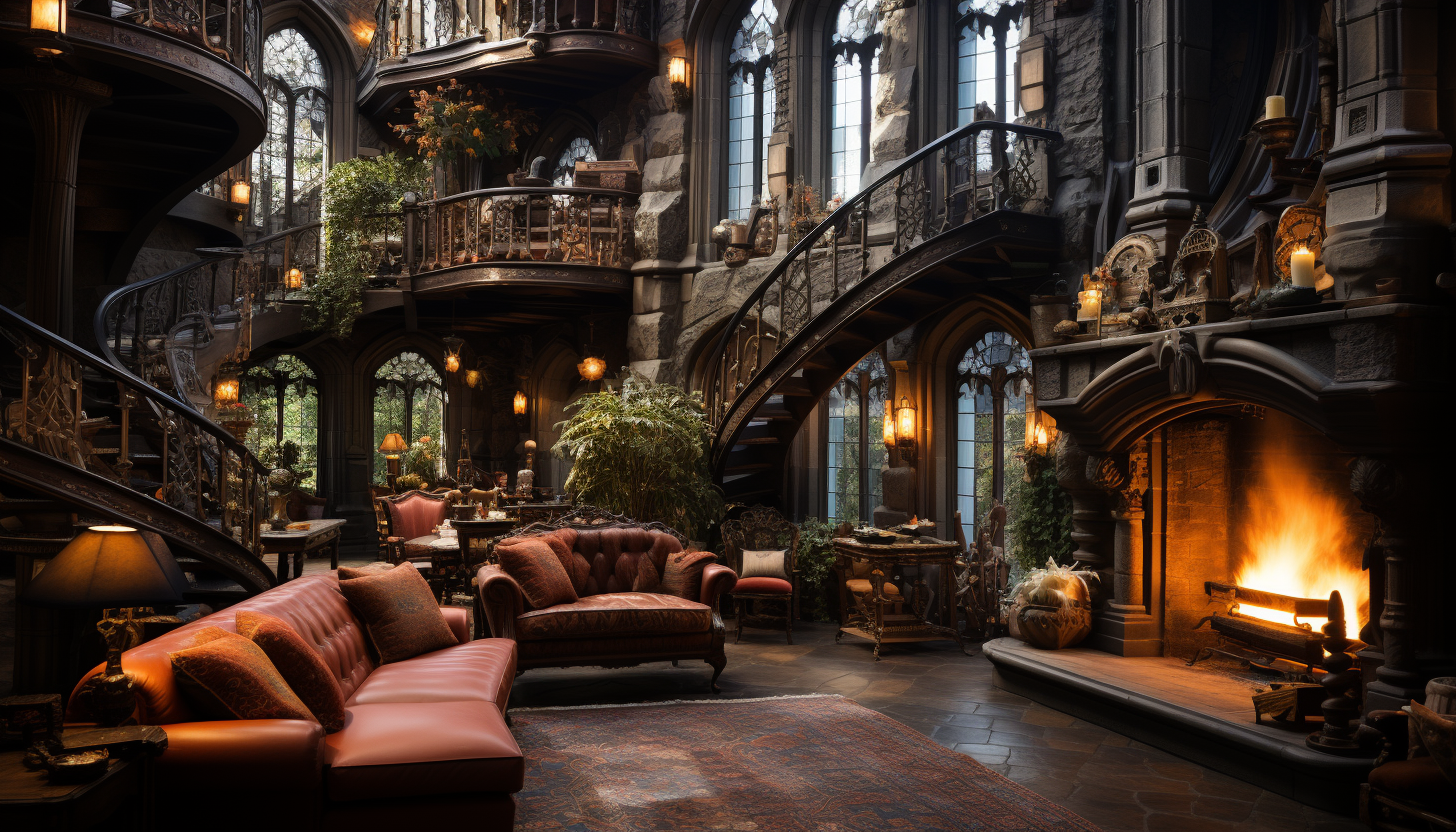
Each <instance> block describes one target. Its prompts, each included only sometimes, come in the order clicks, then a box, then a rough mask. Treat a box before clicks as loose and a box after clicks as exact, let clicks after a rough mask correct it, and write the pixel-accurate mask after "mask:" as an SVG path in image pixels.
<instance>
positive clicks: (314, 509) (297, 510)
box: [285, 488, 329, 523]
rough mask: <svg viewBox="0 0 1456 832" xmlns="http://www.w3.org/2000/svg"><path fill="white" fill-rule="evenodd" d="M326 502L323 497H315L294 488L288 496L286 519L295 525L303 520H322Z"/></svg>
mask: <svg viewBox="0 0 1456 832" xmlns="http://www.w3.org/2000/svg"><path fill="white" fill-rule="evenodd" d="M328 502H329V501H328V500H327V499H325V498H323V497H315V496H314V495H312V494H309V493H307V492H304V491H299V490H298V489H297V488H295V489H293V491H291V492H289V494H288V503H287V508H286V509H285V511H286V512H287V513H288V519H289V520H292V521H294V522H295V523H297V522H300V521H303V520H322V519H324V506H326V505H327V504H328Z"/></svg>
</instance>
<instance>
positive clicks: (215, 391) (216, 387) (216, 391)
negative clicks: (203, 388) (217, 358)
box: [212, 362, 242, 407]
mask: <svg viewBox="0 0 1456 832" xmlns="http://www.w3.org/2000/svg"><path fill="white" fill-rule="evenodd" d="M241 387H242V385H241V383H240V382H239V380H238V367H237V365H236V364H233V363H231V362H229V363H227V364H224V365H222V366H221V367H219V368H218V370H217V381H214V382H213V383H212V403H213V404H214V405H216V406H218V407H227V406H228V405H230V404H237V403H238V394H239V393H240V392H241Z"/></svg>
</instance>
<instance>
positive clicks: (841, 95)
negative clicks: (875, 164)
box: [828, 0, 881, 199]
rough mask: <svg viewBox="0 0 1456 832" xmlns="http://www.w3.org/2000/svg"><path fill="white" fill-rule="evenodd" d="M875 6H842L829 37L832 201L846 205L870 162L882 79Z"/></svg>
mask: <svg viewBox="0 0 1456 832" xmlns="http://www.w3.org/2000/svg"><path fill="white" fill-rule="evenodd" d="M879 28H880V17H879V3H877V2H875V0H844V3H842V4H841V5H840V7H839V13H838V14H837V15H836V16H835V22H834V29H833V31H832V32H831V33H830V35H829V52H828V57H829V196H830V197H835V196H838V197H842V198H844V199H848V198H850V197H851V196H854V195H855V194H856V193H858V192H859V177H860V174H861V173H864V169H865V165H867V164H869V161H870V105H871V99H872V98H873V97H874V89H875V82H876V81H878V80H879V77H880V40H881V37H880V32H879Z"/></svg>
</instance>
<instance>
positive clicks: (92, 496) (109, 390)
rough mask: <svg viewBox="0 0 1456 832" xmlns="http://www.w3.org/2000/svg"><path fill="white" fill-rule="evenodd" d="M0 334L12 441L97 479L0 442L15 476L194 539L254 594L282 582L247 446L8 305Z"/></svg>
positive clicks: (260, 475) (262, 483)
mask: <svg viewBox="0 0 1456 832" xmlns="http://www.w3.org/2000/svg"><path fill="white" fill-rule="evenodd" d="M0 336H3V337H4V338H5V340H7V341H9V342H10V343H11V344H12V345H13V346H14V349H13V350H5V351H3V353H0V378H3V379H4V381H3V382H0V391H3V395H4V400H5V402H6V405H5V409H4V431H5V438H6V439H8V440H11V441H12V442H15V443H19V444H21V445H24V446H27V447H28V448H30V449H31V450H33V451H35V452H37V453H39V454H40V455H43V456H45V457H49V458H50V459H52V460H57V461H59V462H61V463H63V464H65V465H67V466H69V467H71V468H73V469H78V470H80V471H85V472H88V473H89V474H92V475H94V477H73V478H67V479H66V480H65V481H64V482H61V481H60V479H59V478H57V477H55V476H54V472H53V471H47V470H41V469H38V468H37V467H36V466H35V465H34V464H33V459H32V457H31V456H29V455H26V454H23V453H22V454H16V453H12V452H10V451H8V450H5V448H4V447H0V459H3V463H4V467H5V469H6V475H7V476H8V477H15V478H20V479H24V480H27V481H29V482H32V483H33V484H36V485H38V486H39V487H43V488H50V489H53V490H54V489H64V490H65V491H66V492H67V494H68V496H71V497H76V498H81V499H84V500H87V501H89V502H91V503H93V504H95V505H97V506H98V507H99V508H101V509H103V510H105V511H108V512H110V513H113V514H119V515H121V516H126V517H129V518H131V519H133V520H134V521H135V522H141V523H142V524H143V525H145V526H147V527H149V528H152V529H153V530H155V531H160V532H163V533H166V534H170V535H171V536H173V537H174V538H180V539H183V540H185V541H187V542H190V543H193V544H194V545H195V546H196V547H197V549H198V551H199V552H201V553H203V555H202V556H204V557H205V558H207V559H210V560H212V561H214V562H215V563H216V564H217V565H218V566H219V567H221V568H222V569H224V570H225V571H227V572H228V574H229V576H230V577H232V578H233V579H234V580H237V581H238V582H239V583H241V584H243V585H244V586H245V587H247V588H250V589H254V590H256V589H262V588H266V587H267V586H268V585H270V584H271V580H270V578H269V572H268V570H267V568H266V566H264V565H263V563H262V561H261V560H259V559H258V555H259V553H260V552H261V548H260V545H261V541H260V538H259V535H258V524H259V522H260V521H261V520H262V519H263V518H265V517H266V516H267V513H266V511H265V509H264V503H265V500H264V497H265V494H266V488H267V483H266V472H265V471H264V470H263V468H262V466H261V465H259V464H258V461H257V459H256V458H254V457H253V455H252V454H251V453H249V452H248V450H247V448H245V447H244V446H243V444H242V443H241V442H239V441H238V440H237V439H235V438H233V437H232V436H231V435H229V434H228V433H227V432H226V431H225V430H223V429H222V428H220V427H218V426H217V425H214V424H213V423H212V422H210V421H208V420H207V419H205V418H203V417H202V416H200V415H199V414H197V413H196V412H194V411H193V410H192V408H191V407H189V406H188V405H186V404H184V403H183V402H181V401H179V400H177V399H176V398H173V397H172V396H169V395H167V394H166V393H163V392H161V391H159V390H157V389H156V388H154V387H152V386H151V385H150V384H148V383H147V382H146V381H144V380H143V379H141V378H138V377H136V376H134V375H132V374H131V373H128V372H126V371H125V370H121V369H118V368H117V367H115V366H113V365H112V364H111V363H110V362H109V361H107V360H106V359H103V358H101V357H99V356H96V355H93V354H91V353H89V352H87V351H85V350H83V349H81V348H80V347H78V346H76V345H75V344H72V343H71V342H69V341H66V340H64V339H62V338H60V337H58V336H56V335H54V334H52V333H51V332H49V331H47V330H45V329H43V328H41V327H39V326H37V325H36V324H34V323H32V322H30V321H28V320H26V319H25V318H22V317H20V316H19V315H16V314H15V313H14V312H11V311H10V310H9V309H4V308H0ZM96 478H99V479H100V480H105V481H109V482H110V483H113V484H115V485H118V486H121V487H122V489H125V490H115V489H109V488H108V487H106V486H105V483H102V482H99V481H98V480H97V479H96ZM118 494H126V495H129V496H127V497H118ZM155 501H160V502H161V503H165V504H166V505H168V506H170V507H172V508H173V509H176V510H177V511H178V512H181V513H182V514H184V515H186V516H187V517H189V518H192V519H193V520H196V521H198V522H199V523H201V524H205V525H207V526H210V527H212V529H213V530H214V531H215V532H216V533H217V534H222V535H226V536H227V537H231V538H232V539H233V540H234V541H236V542H237V543H239V544H240V546H241V547H243V548H244V549H246V550H247V552H249V553H251V556H249V555H247V554H245V553H243V552H242V551H241V550H239V551H237V552H230V551H227V550H226V546H225V545H224V546H218V544H219V543H222V544H225V543H226V541H225V540H221V539H218V538H215V537H213V536H212V532H209V531H208V530H207V529H204V528H202V527H201V526H196V525H190V524H187V523H182V524H178V523H177V522H176V518H175V515H170V514H169V513H167V512H156V511H154V510H151V509H149V508H148V506H155V505H156V502H155Z"/></svg>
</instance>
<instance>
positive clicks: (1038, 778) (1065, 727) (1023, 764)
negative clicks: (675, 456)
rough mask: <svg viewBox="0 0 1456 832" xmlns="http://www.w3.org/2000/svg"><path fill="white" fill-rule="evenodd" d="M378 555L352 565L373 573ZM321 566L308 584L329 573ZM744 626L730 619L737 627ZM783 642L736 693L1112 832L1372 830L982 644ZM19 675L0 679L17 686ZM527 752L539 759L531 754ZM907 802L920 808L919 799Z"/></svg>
mask: <svg viewBox="0 0 1456 832" xmlns="http://www.w3.org/2000/svg"><path fill="white" fill-rule="evenodd" d="M371 559H372V557H369V556H365V557H358V558H356V557H346V558H344V559H343V562H345V563H363V562H367V561H368V560H371ZM327 569H328V562H327V561H319V560H310V561H309V562H308V563H307V565H306V569H305V573H306V574H312V573H314V572H319V571H326V570H327ZM14 586H15V585H14V582H13V580H12V581H3V580H0V657H3V656H5V655H6V653H7V652H8V650H9V648H11V646H12V644H13V641H14V633H15V630H14V619H13V606H12V605H13V598H14ZM729 623H730V624H731V623H732V622H731V621H730V622H729ZM794 641H795V644H794V645H792V646H790V645H788V644H786V643H785V641H784V637H783V634H782V633H774V632H769V631H760V630H749V631H746V632H745V633H744V636H743V640H742V642H741V643H738V644H734V643H732V642H733V638H732V631H731V630H730V633H729V644H728V648H727V652H728V668H727V669H726V670H725V671H724V672H723V676H722V677H721V678H720V679H719V684H720V686H721V687H722V689H723V693H722V694H721V695H722V696H724V697H740V698H741V697H756V696H786V695H795V694H809V693H837V694H840V695H842V696H846V697H849V698H850V699H853V700H855V701H856V702H858V703H860V704H861V705H864V706H866V707H869V708H873V709H875V710H877V711H879V712H881V713H883V714H886V715H887V716H890V717H892V718H894V719H896V720H899V721H900V722H902V723H904V724H905V725H906V726H907V727H909V728H911V729H913V730H916V731H919V732H921V733H922V734H925V735H926V736H928V737H930V738H931V739H932V740H934V741H935V742H938V743H940V744H941V745H943V746H945V747H947V748H951V749H954V750H956V751H960V752H962V753H964V754H968V755H970V756H971V757H974V758H975V759H977V760H979V761H981V762H982V763H984V764H985V765H987V766H988V767H990V768H991V769H993V770H994V771H997V772H999V773H1001V774H1003V775H1005V776H1007V777H1009V778H1011V779H1012V780H1015V781H1016V782H1018V783H1021V784H1022V785H1023V786H1026V787H1027V788H1029V789H1031V790H1032V791H1035V792H1037V793H1038V794H1040V795H1042V796H1043V797H1046V798H1047V799H1048V800H1051V801H1053V802H1055V803H1059V804H1061V805H1063V806H1066V807H1067V808H1068V809H1071V810H1072V811H1074V812H1076V813H1078V814H1079V815H1081V816H1083V817H1085V818H1087V819H1088V820H1090V821H1092V822H1093V823H1095V824H1097V825H1098V826H1100V827H1102V828H1103V829H1104V830H1107V832H1224V831H1225V830H1227V831H1229V832H1232V830H1241V832H1242V831H1243V830H1269V831H1270V832H1355V830H1363V829H1366V828H1367V827H1365V826H1364V825H1363V824H1361V823H1359V822H1358V821H1356V820H1354V819H1350V818H1343V817H1339V816H1336V815H1332V814H1329V813H1328V812H1323V811H1320V810H1317V809H1311V808H1309V807H1306V806H1303V805H1301V804H1299V803H1296V802H1294V801H1292V800H1289V799H1287V798H1284V797H1280V796H1279V795H1276V794H1273V793H1271V792H1267V791H1264V790H1263V789H1260V788H1259V787H1258V786H1255V785H1251V784H1248V783H1245V782H1243V781H1241V780H1236V779H1234V778H1232V777H1228V776H1225V775H1222V774H1219V773H1217V772H1214V771H1211V770H1209V769H1206V768H1203V767H1202V766H1199V765H1196V764H1193V763H1190V762H1187V761H1185V760H1181V759H1179V758H1178V757H1176V756H1174V755H1172V754H1168V753H1166V752H1163V751H1159V750H1157V749H1155V748H1152V747H1150V746H1147V745H1143V744H1142V743H1139V742H1136V741H1134V740H1131V739H1128V738H1127V737H1124V736H1122V735H1120V734H1116V733H1114V732H1112V731H1108V730H1106V729H1103V728H1099V727H1097V726H1095V725H1093V724H1091V723H1088V722H1084V721H1082V720H1079V719H1074V718H1073V717H1071V716H1068V715H1066V714H1063V713H1061V712H1059V711H1055V710H1052V709H1050V708H1047V707H1044V706H1042V705H1038V704H1036V703H1034V702H1031V701H1030V700H1027V699H1023V698H1022V697H1020V696H1015V695H1013V694H1010V693H1006V692H1005V691H1002V690H999V689H998V688H996V686H995V685H994V684H993V683H992V681H991V664H990V662H988V661H987V660H986V659H985V658H984V657H983V656H981V655H980V654H979V651H978V650H977V649H976V647H975V646H974V645H972V646H971V647H970V648H969V652H970V653H971V654H972V655H969V656H966V655H962V654H961V653H960V652H959V651H958V650H957V648H956V646H955V645H954V644H951V643H949V642H942V643H930V644H919V645H892V646H890V647H887V648H886V649H885V650H884V651H883V658H882V660H881V661H879V662H875V661H873V660H872V658H871V656H870V649H871V648H870V646H869V645H868V644H866V643H864V642H861V641H858V640H856V639H851V638H845V639H844V642H843V643H842V644H835V643H834V627H832V626H831V625H829V624H808V623H800V624H797V625H796V630H795V633H794ZM9 675H10V666H9V662H8V661H7V662H5V666H4V667H3V669H0V690H8V688H9V686H10V685H9V682H10V679H9ZM711 675H712V670H711V668H709V667H708V666H707V665H706V664H703V663H700V662H683V663H682V664H681V666H679V667H674V666H672V665H671V664H669V663H667V662H658V663H655V664H649V665H643V666H641V667H636V668H622V669H616V670H604V669H601V668H569V669H542V670H531V671H527V672H526V673H525V674H524V675H522V676H520V677H519V678H518V679H517V680H516V685H515V688H514V692H513V694H512V699H511V703H512V707H520V708H527V707H545V706H559V705H591V704H612V703H623V702H650V701H663V700H671V699H702V698H709V697H711V696H712V694H710V693H708V692H707V686H708V679H709V677H710V676H711ZM527 753H529V749H527ZM906 799H912V800H913V799H914V796H913V795H907V796H906Z"/></svg>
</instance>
